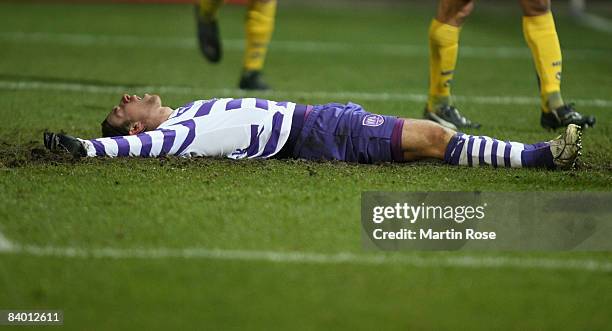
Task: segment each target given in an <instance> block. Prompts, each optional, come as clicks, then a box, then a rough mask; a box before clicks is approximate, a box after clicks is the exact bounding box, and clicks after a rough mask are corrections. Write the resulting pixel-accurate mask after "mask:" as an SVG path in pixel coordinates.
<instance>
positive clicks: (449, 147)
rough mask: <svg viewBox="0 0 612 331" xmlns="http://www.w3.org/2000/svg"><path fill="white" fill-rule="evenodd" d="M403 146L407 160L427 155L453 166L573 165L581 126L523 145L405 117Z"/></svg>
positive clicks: (546, 166)
mask: <svg viewBox="0 0 612 331" xmlns="http://www.w3.org/2000/svg"><path fill="white" fill-rule="evenodd" d="M401 147H402V150H403V152H404V160H405V161H414V160H420V159H426V158H434V159H440V160H444V162H445V163H448V164H451V165H465V166H470V167H475V166H481V165H491V166H493V167H507V168H523V167H525V168H549V169H554V168H561V169H564V168H570V167H572V166H573V165H574V162H575V161H576V158H577V157H578V156H579V155H580V149H581V147H582V146H581V131H580V127H578V126H575V125H570V126H568V128H567V129H566V132H565V133H564V134H563V135H561V136H559V137H557V138H556V139H554V140H551V141H548V142H539V143H535V144H523V143H517V142H510V141H502V140H497V139H494V138H491V137H486V136H471V135H466V134H463V133H460V132H455V131H453V130H450V129H447V128H445V127H442V126H440V125H438V124H436V123H432V122H431V121H423V120H414V119H404V126H403V130H402V142H401Z"/></svg>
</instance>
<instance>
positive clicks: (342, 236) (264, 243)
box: [0, 3, 612, 330]
mask: <svg viewBox="0 0 612 331" xmlns="http://www.w3.org/2000/svg"><path fill="white" fill-rule="evenodd" d="M433 11H434V5H433V4H431V5H422V4H404V5H395V6H393V7H386V6H364V7H360V6H350V7H349V6H346V5H344V6H343V5H335V6H330V7H325V8H316V7H313V6H311V7H304V6H297V5H281V6H280V8H279V10H278V17H277V26H276V31H275V35H274V42H273V44H272V46H271V49H270V54H269V58H268V61H267V66H266V78H267V80H268V82H269V83H270V84H271V85H272V86H273V87H274V88H275V90H276V92H271V93H269V94H266V97H269V98H272V99H284V98H287V97H292V96H293V97H295V98H296V100H295V101H300V102H308V103H323V102H331V101H336V102H346V101H349V100H347V99H341V100H338V99H330V98H328V97H325V96H318V97H313V98H312V99H308V100H306V99H304V98H303V97H300V95H304V92H312V91H318V92H328V93H336V94H333V95H340V93H343V92H364V93H372V94H376V93H392V94H393V95H401V94H404V93H405V94H424V93H425V92H426V86H427V61H428V59H427V48H426V43H427V40H426V34H427V28H428V23H429V20H430V17H431V13H432V12H433ZM192 15H193V12H192V8H191V7H190V6H182V5H177V6H170V5H125V4H124V5H121V4H112V5H111V4H109V5H102V4H95V5H94V4H92V5H76V4H47V5H44V4H19V3H0V50H1V53H0V56H1V60H0V86H2V82H5V83H6V82H9V83H15V82H23V83H27V84H30V85H28V86H31V84H35V83H36V84H38V83H44V84H46V85H45V86H47V88H42V89H23V88H8V87H3V88H0V116H1V118H2V121H1V122H0V153H1V155H0V162H1V164H0V232H1V233H3V234H4V235H5V236H6V237H7V238H9V239H10V240H11V241H13V242H15V243H20V244H27V245H35V246H41V247H46V246H54V247H74V248H83V249H90V248H91V249H96V248H117V249H130V248H139V249H140V248H145V249H147V248H151V249H154V248H160V247H162V248H170V249H172V248H176V249H180V248H194V247H201V248H218V249H227V250H241V251H251V250H252V251H277V252H307V253H323V254H333V253H339V252H350V253H353V254H357V255H367V256H370V255H372V254H376V253H371V252H364V250H363V248H362V246H361V237H360V223H359V210H360V209H359V203H360V193H361V192H362V191H371V190H388V191H429V190H434V191H472V190H480V191H583V190H587V191H609V190H610V189H611V187H612V171H611V170H612V161H611V160H612V125H611V124H610V120H611V119H612V114H611V113H610V109H609V108H606V107H601V106H592V107H589V106H584V105H582V106H581V105H580V104H579V105H578V107H579V110H580V111H583V112H585V113H590V114H594V115H596V116H597V118H598V123H597V127H596V128H594V129H593V130H589V131H587V132H586V134H585V136H584V145H585V149H584V158H583V160H584V161H583V164H582V166H581V168H580V169H578V170H576V171H573V172H563V171H559V172H551V171H543V170H505V169H497V170H495V169H490V168H482V169H471V168H453V167H448V166H444V165H442V164H440V163H438V162H424V163H419V164H408V165H390V164H382V165H349V164H342V163H335V162H330V163H313V162H305V161H281V160H267V161H257V160H254V161H241V162H233V161H229V160H218V159H194V160H177V159H173V158H165V159H152V160H145V159H129V160H128V159H119V160H108V159H102V160H100V159H95V160H84V161H81V162H77V163H73V162H70V161H69V160H66V159H62V158H53V157H51V158H49V157H48V155H46V154H44V153H43V156H45V155H46V157H43V158H40V157H37V156H39V155H40V154H41V151H40V150H39V148H40V147H41V142H40V137H41V134H42V132H43V131H44V130H45V129H50V130H65V131H66V132H69V133H72V134H75V135H78V136H81V137H94V136H96V135H97V134H98V131H99V122H100V120H101V119H102V118H103V116H104V114H105V113H106V112H107V111H108V110H109V109H110V107H111V106H112V105H113V104H115V103H116V102H117V101H118V99H119V96H120V95H119V94H118V93H117V92H113V91H108V92H97V93H88V92H82V91H76V92H75V91H72V92H71V91H66V90H61V89H60V90H53V89H52V88H49V87H55V88H60V87H62V86H66V85H68V86H75V85H78V84H83V85H86V86H89V87H94V88H98V89H104V88H108V89H114V87H115V86H126V87H128V89H129V90H128V91H127V92H134V93H142V92H145V91H144V90H143V89H142V88H140V87H139V86H152V87H151V88H149V89H147V91H149V92H159V91H163V89H164V88H168V87H171V88H174V90H172V89H171V90H170V92H167V93H164V94H163V95H162V97H163V98H164V100H165V102H167V103H168V104H171V105H179V104H182V103H185V102H187V101H190V100H192V99H194V98H210V97H218V96H221V95H211V93H210V91H218V90H219V89H224V88H230V89H233V88H234V87H235V85H236V84H237V81H238V75H239V72H240V62H241V57H242V50H241V47H240V43H237V42H236V41H237V40H240V39H242V38H243V15H244V8H243V7H235V6H226V7H224V8H223V9H222V11H221V13H220V15H221V18H222V21H221V29H222V33H223V37H224V38H225V40H228V42H227V48H226V52H225V57H224V60H223V62H222V63H221V64H219V65H216V66H211V65H209V64H207V63H206V62H204V60H203V59H202V58H201V56H200V55H199V53H198V51H197V49H196V41H195V38H194V35H195V32H194V24H193V23H194V22H193V17H192ZM557 28H558V32H559V35H560V38H561V43H562V45H563V48H564V50H565V53H564V54H565V56H564V86H563V87H564V95H565V97H566V98H567V99H568V100H569V101H571V100H572V99H579V100H586V101H589V100H594V99H602V100H604V101H606V102H607V103H608V104H609V103H610V102H611V101H610V100H612V98H611V97H610V95H609V91H610V89H611V88H612V75H611V74H612V58H611V57H610V56H609V54H612V45H610V43H609V40H610V35H608V34H604V33H602V32H597V31H593V30H589V29H586V28H584V27H581V26H580V25H577V24H576V23H574V22H573V21H572V20H571V19H570V18H569V17H568V16H567V15H566V12H565V11H564V10H562V8H561V9H560V10H559V11H558V12H557ZM18 32H21V33H23V34H22V35H19V34H16V33H18ZM37 36H38V37H37ZM41 36H42V37H41ZM45 36H47V37H45ZM58 36H64V39H61V38H59V37H58ZM91 36H102V37H103V38H105V39H98V40H97V41H96V42H93V43H92V42H91V41H90V39H88V38H90V37H91ZM98 38H101V37H98ZM122 38H123V39H122ZM105 40H106V41H105ZM300 41H301V42H302V44H298V46H299V45H301V47H304V45H305V44H303V42H304V41H309V42H317V43H320V42H323V43H324V44H323V46H326V45H327V46H326V47H331V48H333V47H337V46H338V44H340V46H341V47H340V48H339V49H336V50H334V49H332V50H328V51H308V50H304V51H296V50H295V49H292V48H291V47H289V46H287V45H290V42H300ZM130 43H134V45H132V46H130ZM164 43H166V44H164ZM168 44H172V45H177V47H176V48H172V47H170V46H168ZM334 45H335V46H334ZM406 45H410V46H414V47H411V48H408V49H407V48H405V46H406ZM462 46H465V49H466V50H467V51H466V52H462V53H461V55H460V59H459V65H458V68H457V73H456V76H455V78H456V83H455V88H454V91H455V92H456V93H457V94H458V95H461V96H464V97H465V99H461V100H462V101H461V104H460V105H459V106H461V109H462V110H463V112H464V113H465V114H467V115H469V116H470V117H473V118H474V119H477V120H479V121H480V122H482V123H483V125H484V128H483V129H482V130H480V131H478V132H479V133H482V134H488V135H494V136H496V137H500V138H511V139H514V140H519V141H521V140H524V141H528V142H532V141H538V140H544V139H550V138H551V135H552V134H551V133H549V132H545V131H543V130H542V129H541V128H540V127H539V113H538V105H537V102H534V103H533V104H507V105H494V104H483V103H479V102H470V100H473V99H470V98H471V97H475V96H514V97H529V98H536V97H537V87H536V83H535V77H534V70H533V64H532V60H531V58H530V56H529V51H528V50H527V49H526V48H525V46H524V41H523V37H522V32H521V26H520V11H519V10H518V8H517V7H516V6H509V5H508V6H501V5H499V4H495V5H494V7H493V6H490V5H489V6H487V5H486V3H484V4H482V6H479V8H478V9H477V10H476V12H475V13H474V15H473V16H472V17H471V18H470V20H469V21H468V24H467V25H466V26H465V28H464V29H463V32H462ZM402 47H404V48H402ZM495 47H505V48H507V49H509V50H511V55H510V56H495V55H494V56H487V54H486V53H484V52H485V51H486V50H493V49H494V48H495ZM381 48H384V49H386V50H387V51H381ZM398 49H399V51H397V50H398ZM470 52H472V53H470ZM130 87H132V88H131V89H130ZM177 87H178V88H184V89H185V91H187V92H184V91H183V92H180V91H177V89H176V88H177ZM172 91H175V92H172ZM198 91H201V92H198ZM232 93H234V92H232V91H225V92H224V95H222V96H232ZM352 101H355V102H359V103H361V104H362V105H363V106H364V107H365V108H366V109H368V110H371V111H374V112H379V113H384V114H395V115H401V116H405V117H420V115H421V110H422V107H423V103H422V102H421V101H418V102H417V101H402V100H397V99H392V100H389V101H376V100H373V99H372V98H368V97H359V96H355V98H354V99H352ZM32 153H34V154H32ZM411 254H413V253H397V254H391V255H393V256H396V255H398V256H400V257H401V256H402V255H411ZM462 254H464V253H452V252H451V253H418V254H417V256H422V257H425V258H428V257H431V258H436V257H440V256H462ZM470 254H476V253H470ZM480 255H484V256H493V257H495V256H497V255H496V253H488V254H482V253H480ZM503 255H504V256H511V257H530V256H535V257H542V258H555V259H566V258H567V259H583V258H588V259H595V260H598V261H611V259H612V255H610V254H609V253H563V254H560V253H557V254H555V253H532V254H525V253H521V254H519V253H504V254H503ZM411 256H412V255H411ZM610 276H611V275H610V273H601V272H584V271H558V270H540V269H534V270H531V269H527V270H525V269H516V268H500V269H490V268H460V267H427V268H413V267H407V266H405V265H392V264H385V265H361V264H351V263H347V264H327V265H321V264H311V263H282V262H280V263H276V262H265V261H228V260H211V259H182V258H162V259H156V260H150V259H142V258H131V259H117V260H115V259H109V258H100V259H87V258H69V257H36V256H31V255H28V254H13V253H0V309H5V308H56V309H64V310H65V315H66V317H65V319H66V325H65V326H66V327H68V328H70V329H75V330H82V329H125V330H131V329H135V328H140V329H160V330H167V329H245V328H248V329H270V328H278V329H314V328H320V329H367V330H371V329H376V328H381V327H384V328H385V329H404V330H405V329H449V330H454V329H464V328H466V329H483V330H490V329H492V328H498V329H516V330H524V329H550V330H559V329H581V330H603V329H608V328H609V327H610V326H609V325H610V323H611V322H612V321H611V319H610V314H609V311H610V307H611V306H612V297H611V296H610V295H609V294H607V293H612V279H611V278H610Z"/></svg>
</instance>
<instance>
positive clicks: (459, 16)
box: [425, 0, 480, 130]
mask: <svg viewBox="0 0 612 331" xmlns="http://www.w3.org/2000/svg"><path fill="white" fill-rule="evenodd" d="M473 7H474V2H473V0H440V1H439V4H438V13H437V15H436V17H435V18H434V19H433V20H432V21H431V25H430V27H429V98H428V101H427V106H426V107H425V118H427V119H430V120H432V121H435V122H437V123H440V124H441V125H443V126H445V127H448V128H451V129H455V130H456V129H457V128H465V127H479V126H480V125H479V124H477V123H472V122H471V121H470V120H468V119H467V118H465V117H464V116H462V115H461V114H460V113H459V111H458V110H457V108H455V107H454V106H453V102H452V99H451V82H452V80H453V74H454V72H455V64H456V63H457V54H458V51H459V32H460V30H461V25H462V24H463V22H464V21H465V19H466V18H467V16H468V15H469V14H470V13H471V12H472V9H473Z"/></svg>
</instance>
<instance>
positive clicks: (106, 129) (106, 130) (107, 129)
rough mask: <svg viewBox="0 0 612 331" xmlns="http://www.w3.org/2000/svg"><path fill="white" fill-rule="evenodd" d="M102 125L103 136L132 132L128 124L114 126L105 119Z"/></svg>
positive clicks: (124, 134) (122, 134) (123, 134)
mask: <svg viewBox="0 0 612 331" xmlns="http://www.w3.org/2000/svg"><path fill="white" fill-rule="evenodd" d="M100 125H101V126H102V137H116V136H127V135H129V134H130V129H129V126H128V125H127V124H126V125H124V126H123V127H114V126H112V125H111V124H110V123H108V121H107V120H106V119H104V121H102V123H100Z"/></svg>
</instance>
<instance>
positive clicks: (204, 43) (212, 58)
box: [195, 5, 222, 63]
mask: <svg viewBox="0 0 612 331" xmlns="http://www.w3.org/2000/svg"><path fill="white" fill-rule="evenodd" d="M195 16H196V22H197V25H198V44H199V45H200V51H201V52H202V55H204V57H205V58H206V59H207V60H208V61H209V62H211V63H218V62H219V61H221V55H222V52H221V39H220V38H219V24H218V22H217V20H216V19H213V20H210V21H208V20H206V19H205V18H204V17H202V16H201V15H200V6H199V5H196V6H195Z"/></svg>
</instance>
